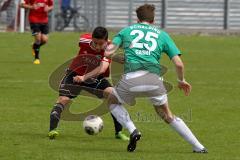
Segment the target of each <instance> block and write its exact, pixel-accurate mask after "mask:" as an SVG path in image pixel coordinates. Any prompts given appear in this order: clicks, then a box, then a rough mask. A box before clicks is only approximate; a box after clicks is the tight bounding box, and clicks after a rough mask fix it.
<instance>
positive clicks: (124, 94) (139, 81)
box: [113, 71, 167, 106]
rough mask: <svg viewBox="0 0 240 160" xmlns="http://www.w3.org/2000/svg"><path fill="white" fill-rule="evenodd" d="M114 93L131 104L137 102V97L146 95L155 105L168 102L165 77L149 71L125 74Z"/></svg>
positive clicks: (122, 101)
mask: <svg viewBox="0 0 240 160" xmlns="http://www.w3.org/2000/svg"><path fill="white" fill-rule="evenodd" d="M113 94H114V95H115V96H116V97H117V99H118V101H119V102H120V103H123V104H128V105H131V106H133V105H135V104H136V100H135V98H136V97H146V98H148V99H150V101H151V102H152V103H153V105H155V106H160V105H163V104H165V103H167V94H166V89H165V87H164V84H163V79H162V78H160V77H159V76H158V75H156V74H153V73H150V72H147V71H136V72H131V73H127V74H125V75H123V76H122V79H121V80H120V81H119V83H118V84H117V85H116V87H115V88H114V90H113Z"/></svg>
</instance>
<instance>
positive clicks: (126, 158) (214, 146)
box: [0, 33, 240, 160]
mask: <svg viewBox="0 0 240 160" xmlns="http://www.w3.org/2000/svg"><path fill="white" fill-rule="evenodd" d="M173 38H174V40H175V42H176V44H177V45H178V47H179V48H180V49H181V51H182V52H183V54H184V55H183V57H182V58H183V60H184V62H185V66H186V78H187V80H188V81H189V82H190V83H191V84H192V86H193V90H192V93H191V95H190V96H189V97H185V96H184V95H183V93H182V92H180V91H179V90H178V89H177V88H176V87H175V89H174V90H173V91H172V92H171V93H170V94H169V102H170V106H171V109H172V110H173V112H174V113H175V114H176V115H179V116H180V117H182V118H183V119H184V120H185V121H186V123H187V124H188V125H189V127H190V128H191V129H192V131H193V132H194V133H195V135H196V136H197V137H198V139H199V140H200V141H201V142H202V143H203V144H204V145H205V146H206V147H207V148H208V150H209V154H205V155H203V154H193V153H192V149H191V146H190V145H189V144H187V143H186V142H185V141H184V140H183V139H182V138H181V137H180V136H178V135H177V134H176V133H175V132H173V131H172V129H171V128H170V127H169V126H168V125H166V124H165V123H164V122H162V121H160V120H159V119H158V117H157V115H156V114H155V112H154V110H153V108H152V106H151V105H150V103H149V102H147V101H145V100H139V101H138V103H137V105H136V106H135V107H131V108H128V110H129V111H130V114H131V115H132V118H133V119H134V121H135V122H136V125H137V127H138V128H139V129H140V130H141V132H142V134H143V138H142V139H141V141H140V142H139V144H138V147H137V150H136V152H134V153H127V151H126V146H127V142H123V141H120V140H115V139H114V131H113V123H112V120H111V117H110V115H109V114H106V115H104V116H103V117H102V118H103V119H104V130H103V132H102V133H101V134H99V135H97V136H88V135H87V134H86V133H84V131H83V129H82V122H61V124H60V131H61V132H60V133H61V135H60V137H58V139H57V140H54V141H50V140H49V139H48V138H47V137H46V135H47V133H48V127H49V112H50V110H51V108H52V106H53V104H54V103H55V100H56V98H57V95H58V93H56V92H55V91H53V90H52V89H51V88H50V87H49V85H48V77H49V75H50V74H51V73H52V72H53V71H54V69H55V68H57V67H58V66H59V65H61V64H62V63H64V62H65V61H67V60H68V59H70V58H72V57H73V56H74V55H75V54H76V53H77V51H78V47H77V46H78V39H79V34H78V33H52V34H51V35H50V41H49V43H48V44H47V45H46V46H44V47H43V48H42V49H41V60H42V64H41V65H33V64H32V60H33V59H32V55H31V49H30V44H31V42H32V37H31V36H30V33H26V34H16V33H0V160H15V159H16V160H30V159H32V160H49V159H52V160H79V159H88V160H93V159H97V160H157V159H162V160H186V159H187V160H189V159H197V160H198V159H199V160H206V159H209V160H213V159H216V160H226V159H229V160H237V159H240V156H239V153H240V141H239V140H240V137H239V136H240V130H239V126H240V121H239V120H240V118H239V117H240V116H239V114H240V98H239V96H240V93H239V86H240V67H239V66H240V63H239V60H240V52H239V51H240V37H233V36H232V37H226V36H196V35H195V36H183V35H181V36H173ZM162 64H164V65H165V66H167V67H168V68H169V70H168V73H167V74H166V75H165V76H164V77H165V79H166V80H168V81H169V82H171V83H172V84H174V85H176V75H175V72H174V68H173V65H172V64H171V62H170V61H169V60H168V58H167V57H166V56H164V58H163V59H162ZM99 103H101V101H96V100H93V99H89V98H86V97H78V98H77V99H76V100H75V101H74V104H73V106H72V107H73V108H72V110H74V111H75V112H81V111H84V110H87V109H90V108H91V107H94V106H96V105H97V104H99ZM125 132H126V131H125ZM126 133H127V132H126Z"/></svg>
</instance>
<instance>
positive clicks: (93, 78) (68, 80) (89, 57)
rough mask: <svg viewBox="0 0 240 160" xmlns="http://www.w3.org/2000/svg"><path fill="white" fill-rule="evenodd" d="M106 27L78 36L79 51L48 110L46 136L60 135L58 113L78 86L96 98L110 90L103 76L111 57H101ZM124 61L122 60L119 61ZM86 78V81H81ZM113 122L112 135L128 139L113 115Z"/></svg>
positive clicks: (106, 32)
mask: <svg viewBox="0 0 240 160" xmlns="http://www.w3.org/2000/svg"><path fill="white" fill-rule="evenodd" d="M108 43H109V41H108V31H107V29H106V28H103V27H97V28H95V30H94V31H93V33H92V34H83V35H81V36H80V42H79V47H80V50H79V53H78V55H77V56H76V57H75V58H74V59H73V61H72V63H71V64H70V66H69V69H68V70H67V72H66V75H65V76H64V78H63V79H62V81H61V84H60V88H59V97H58V100H57V102H56V104H55V105H54V106H53V109H52V111H51V114H50V129H49V133H48V136H49V138H50V139H54V138H55V137H57V136H58V135H59V133H58V131H57V130H56V129H57V126H58V123H59V120H60V117H61V113H62V111H63V110H64V108H65V106H66V105H67V104H68V103H69V102H70V101H71V99H73V98H76V97H77V96H78V95H79V94H80V92H81V90H85V91H87V92H89V93H91V94H93V95H96V96H97V97H98V98H104V97H105V98H106V97H108V95H109V94H110V93H111V92H112V87H111V84H110V83H109V81H108V80H107V79H106V78H107V77H109V64H110V63H111V60H110V59H108V58H106V57H104V52H105V48H106V47H107V45H108ZM119 62H121V63H123V61H119ZM83 81H85V82H83ZM112 118H113V121H114V126H115V138H117V139H122V140H129V137H127V136H126V135H124V134H123V133H122V132H121V131H122V125H121V124H120V123H118V121H117V120H116V119H115V117H114V116H113V115H112Z"/></svg>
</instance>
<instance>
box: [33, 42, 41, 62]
mask: <svg viewBox="0 0 240 160" xmlns="http://www.w3.org/2000/svg"><path fill="white" fill-rule="evenodd" d="M40 46H41V44H37V43H34V44H33V50H34V52H35V59H39V52H40Z"/></svg>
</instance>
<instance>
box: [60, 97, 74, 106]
mask: <svg viewBox="0 0 240 160" xmlns="http://www.w3.org/2000/svg"><path fill="white" fill-rule="evenodd" d="M70 100H71V99H70V98H69V97H66V96H60V97H58V100H57V103H61V104H62V105H64V106H65V105H66V104H68V103H69V102H70Z"/></svg>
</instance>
